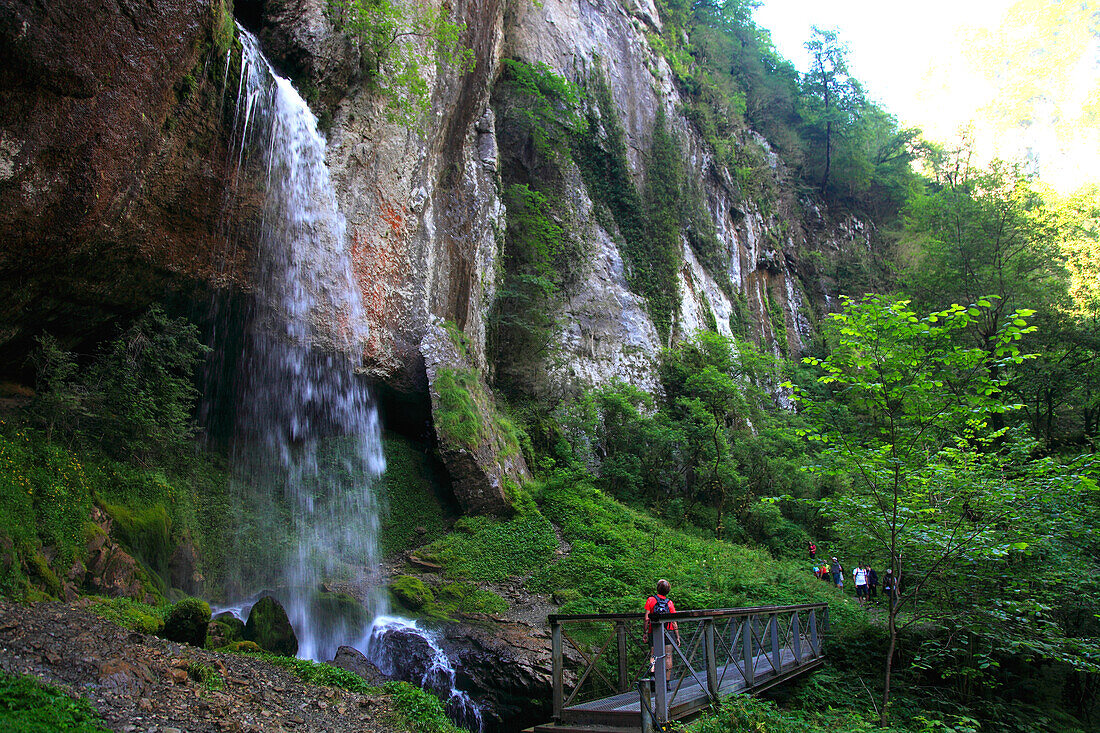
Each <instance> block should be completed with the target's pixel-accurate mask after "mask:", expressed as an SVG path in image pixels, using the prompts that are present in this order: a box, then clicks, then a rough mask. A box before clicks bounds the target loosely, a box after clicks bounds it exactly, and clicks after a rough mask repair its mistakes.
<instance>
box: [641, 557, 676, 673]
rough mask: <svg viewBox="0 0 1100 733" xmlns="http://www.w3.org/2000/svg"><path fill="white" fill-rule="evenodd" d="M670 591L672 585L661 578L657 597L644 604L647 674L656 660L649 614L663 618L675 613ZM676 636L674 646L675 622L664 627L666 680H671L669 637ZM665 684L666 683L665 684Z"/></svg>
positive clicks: (651, 597) (650, 598) (648, 599)
mask: <svg viewBox="0 0 1100 733" xmlns="http://www.w3.org/2000/svg"><path fill="white" fill-rule="evenodd" d="M671 590H672V585H671V584H670V583H669V582H668V581H667V580H665V579H664V578H662V579H661V580H658V581H657V595H655V596H650V597H649V598H647V599H646V602H645V638H646V642H647V643H648V644H649V649H650V652H649V673H650V674H653V666H654V664H655V662H656V660H655V659H654V657H653V624H652V623H651V622H650V620H649V614H651V613H657V615H658V616H664V615H666V614H670V613H676V606H675V605H673V603H672V599H671V598H669V597H668V593H669V591H671ZM672 634H675V635H676V645H677V646H679V645H680V629H679V627H678V626H677V625H676V622H675V621H673V622H672V623H670V624H668V625H667V626H665V669H666V670H668V675H667V676H666V678H665V679H666V680H671V679H672V655H673V652H672V651H671V650H670V649H669V648H668V645H669V643H670V642H671V641H672V639H671V637H670V635H672ZM666 684H667V683H666Z"/></svg>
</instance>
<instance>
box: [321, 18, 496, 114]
mask: <svg viewBox="0 0 1100 733" xmlns="http://www.w3.org/2000/svg"><path fill="white" fill-rule="evenodd" d="M448 8H449V6H445V7H444V8H442V9H437V8H434V7H432V6H431V5H428V4H422V3H409V4H405V3H401V2H391V1H390V0H328V1H327V9H328V13H329V17H330V18H331V20H332V21H333V24H334V25H335V26H336V29H337V30H339V31H344V32H346V33H347V34H348V36H349V38H350V39H351V42H352V44H353V45H354V46H355V48H356V50H358V52H359V58H360V63H361V66H362V69H363V72H364V74H365V76H366V79H367V82H368V84H369V85H370V86H371V87H372V88H373V90H374V91H375V92H376V93H377V94H379V95H380V96H381V97H382V98H383V99H385V100H386V109H387V113H388V115H389V117H390V119H391V121H395V122H400V123H402V124H405V125H409V126H412V125H414V124H416V122H417V121H418V120H419V119H420V118H421V117H422V116H423V114H424V112H426V111H427V109H428V105H429V103H430V101H431V100H430V99H429V89H428V82H427V81H426V80H425V78H424V71H423V67H424V66H425V65H426V64H429V63H436V62H440V63H443V64H445V65H447V66H451V67H453V68H454V69H455V70H457V71H459V72H468V71H471V70H472V69H473V68H474V64H475V63H476V59H475V58H474V52H473V50H472V49H469V48H466V47H464V46H463V45H462V43H461V38H462V36H463V34H464V33H465V32H466V24H465V23H456V22H454V21H453V20H451V18H450V12H449V10H448Z"/></svg>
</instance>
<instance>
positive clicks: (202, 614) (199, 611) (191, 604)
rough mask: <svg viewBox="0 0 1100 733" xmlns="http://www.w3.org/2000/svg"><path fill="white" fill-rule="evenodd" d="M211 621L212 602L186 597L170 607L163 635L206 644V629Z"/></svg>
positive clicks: (173, 639) (172, 639)
mask: <svg viewBox="0 0 1100 733" xmlns="http://www.w3.org/2000/svg"><path fill="white" fill-rule="evenodd" d="M209 623H210V604H208V603H207V602H206V601H202V600H199V599H198V598H184V599H183V600H182V601H180V602H178V603H175V604H173V605H172V606H171V608H169V609H168V613H167V614H166V615H165V617H164V629H163V630H162V631H161V634H160V635H161V636H163V637H164V638H165V639H168V640H169V641H178V642H180V643H181V644H191V645H192V646H197V647H199V648H200V649H201V648H202V647H204V646H206V629H207V626H208V625H209Z"/></svg>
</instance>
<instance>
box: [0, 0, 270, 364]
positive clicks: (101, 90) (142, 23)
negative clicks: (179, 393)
mask: <svg viewBox="0 0 1100 733" xmlns="http://www.w3.org/2000/svg"><path fill="white" fill-rule="evenodd" d="M225 13H226V7H225V6H224V5H223V4H222V2H221V1H220V0H158V2H155V3H136V2H130V1H129V0H105V1H104V2H97V3H83V2H78V1H77V0H60V1H59V2H50V3H38V2H31V1H30V0H3V1H2V2H0V290H2V291H3V292H4V294H5V297H4V298H3V300H2V302H0V353H3V354H4V357H3V358H0V362H3V363H2V364H0V368H3V369H4V370H5V371H8V372H9V373H10V372H11V371H12V370H18V369H19V365H20V363H21V360H22V358H24V357H25V354H26V351H27V349H28V348H29V345H30V343H31V339H32V337H33V336H35V335H36V334H37V333H39V332H40V331H41V330H43V329H48V330H50V331H51V332H53V333H54V334H55V335H57V336H59V337H61V339H62V341H63V343H68V344H70V345H71V344H75V343H78V342H80V341H82V340H86V339H88V337H89V334H96V333H99V332H101V331H102V330H103V329H105V328H106V327H107V326H108V324H110V323H111V322H112V320H113V319H115V318H117V317H118V316H119V315H120V314H132V313H135V312H137V311H139V310H141V309H142V308H144V307H146V306H147V305H148V304H149V303H150V302H152V301H155V300H159V299H161V298H163V297H164V296H165V294H166V293H169V292H178V291H180V290H182V289H186V288H187V287H188V286H189V284H190V283H193V282H195V281H207V282H209V281H215V282H223V283H224V282H229V281H237V282H241V281H244V280H246V279H247V271H248V263H249V252H248V249H247V246H246V245H242V246H240V247H238V248H235V249H233V250H227V248H226V247H225V238H224V236H223V231H224V224H225V222H227V221H230V220H247V219H249V218H251V217H254V216H255V214H256V209H255V207H254V206H253V204H254V203H255V199H254V198H252V197H250V196H249V195H248V193H247V192H242V195H241V196H238V197H234V198H233V199H232V201H231V200H230V199H229V198H228V197H227V196H226V189H227V186H229V185H230V179H231V176H230V174H229V168H228V162H229V156H228V154H227V141H226V134H225V127H224V126H223V124H222V102H223V96H222V94H223V91H222V86H221V84H220V83H219V82H216V81H215V79H216V78H217V77H219V76H220V75H221V74H222V73H223V69H222V68H218V67H217V64H218V60H217V59H215V58H214V56H215V55H216V47H217V45H218V43H219V42H224V41H225V37H224V36H219V35H218V34H219V28H221V29H223V30H224V26H220V25H219V24H220V23H221V22H222V21H224V20H225V19H226V18H229V20H230V21H231V18H230V17H229V16H227V15H225ZM230 28H231V25H230ZM211 64H214V65H215V67H214V68H212V67H211ZM222 64H224V61H222ZM214 253H218V256H214ZM106 333H107V334H108V335H109V334H110V333H111V331H110V330H107V331H106Z"/></svg>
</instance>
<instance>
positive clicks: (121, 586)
mask: <svg viewBox="0 0 1100 733" xmlns="http://www.w3.org/2000/svg"><path fill="white" fill-rule="evenodd" d="M92 525H93V526H92V527H90V528H89V531H88V541H87V544H86V546H85V552H86V556H85V563H84V573H83V577H80V574H79V572H78V571H77V569H76V568H73V571H74V575H73V580H74V581H77V580H78V581H79V585H80V586H82V588H83V589H84V590H86V591H90V592H91V593H95V594H97V595H104V596H110V597H112V598H118V597H125V598H133V599H134V600H138V601H142V602H143V603H156V602H157V599H156V596H155V595H154V594H153V593H152V592H151V591H150V590H149V589H148V585H147V575H146V572H145V570H144V569H143V568H142V567H141V565H140V564H139V563H138V561H137V560H135V559H134V557H133V556H132V555H130V553H128V552H126V550H124V549H122V546H121V545H120V544H119V543H118V542H116V541H115V540H114V539H113V538H112V537H111V529H112V526H113V521H112V520H111V518H110V517H109V516H108V515H107V514H106V512H104V511H102V510H101V509H100V508H99V507H94V508H93V509H92Z"/></svg>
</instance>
